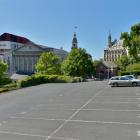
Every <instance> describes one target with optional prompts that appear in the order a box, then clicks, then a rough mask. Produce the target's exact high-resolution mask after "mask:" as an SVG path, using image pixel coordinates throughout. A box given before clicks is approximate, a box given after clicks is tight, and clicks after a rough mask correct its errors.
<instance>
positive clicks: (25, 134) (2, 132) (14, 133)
mask: <svg viewBox="0 0 140 140" xmlns="http://www.w3.org/2000/svg"><path fill="white" fill-rule="evenodd" d="M0 133H1V134H11V135H20V136H31V137H40V138H46V137H47V136H44V135H33V134H27V133H19V132H10V131H0Z"/></svg>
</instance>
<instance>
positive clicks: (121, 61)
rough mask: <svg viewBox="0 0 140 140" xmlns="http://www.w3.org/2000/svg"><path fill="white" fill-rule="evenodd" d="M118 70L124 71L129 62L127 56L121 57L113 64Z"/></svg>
mask: <svg viewBox="0 0 140 140" xmlns="http://www.w3.org/2000/svg"><path fill="white" fill-rule="evenodd" d="M115 63H116V64H117V65H118V67H119V68H120V70H125V69H126V66H128V65H129V64H130V63H131V62H130V59H129V57H128V56H122V57H120V58H119V59H118V61H116V62H115Z"/></svg>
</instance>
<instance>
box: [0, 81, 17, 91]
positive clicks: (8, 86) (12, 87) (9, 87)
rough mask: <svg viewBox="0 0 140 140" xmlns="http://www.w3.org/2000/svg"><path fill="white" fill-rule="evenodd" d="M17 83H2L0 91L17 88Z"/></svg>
mask: <svg viewBox="0 0 140 140" xmlns="http://www.w3.org/2000/svg"><path fill="white" fill-rule="evenodd" d="M17 88H18V87H17V84H16V83H12V84H7V85H4V86H2V87H0V93H2V92H6V91H11V90H14V89H17Z"/></svg>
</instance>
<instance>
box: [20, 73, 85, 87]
mask: <svg viewBox="0 0 140 140" xmlns="http://www.w3.org/2000/svg"><path fill="white" fill-rule="evenodd" d="M81 81H82V78H81V77H70V76H64V75H41V74H35V75H32V76H30V77H28V78H26V79H24V80H22V81H20V82H19V86H20V87H29V86H35V85H39V84H43V83H73V82H81Z"/></svg>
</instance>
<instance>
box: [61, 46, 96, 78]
mask: <svg viewBox="0 0 140 140" xmlns="http://www.w3.org/2000/svg"><path fill="white" fill-rule="evenodd" d="M62 70H63V72H64V74H66V75H70V76H82V77H84V78H85V77H87V76H91V75H92V74H93V71H94V68H93V63H92V57H91V55H89V54H88V53H87V52H86V50H85V49H82V48H75V49H72V50H71V52H70V53H69V55H68V57H67V59H66V60H65V61H64V62H63V63H62Z"/></svg>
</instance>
